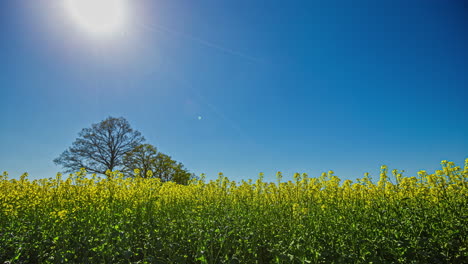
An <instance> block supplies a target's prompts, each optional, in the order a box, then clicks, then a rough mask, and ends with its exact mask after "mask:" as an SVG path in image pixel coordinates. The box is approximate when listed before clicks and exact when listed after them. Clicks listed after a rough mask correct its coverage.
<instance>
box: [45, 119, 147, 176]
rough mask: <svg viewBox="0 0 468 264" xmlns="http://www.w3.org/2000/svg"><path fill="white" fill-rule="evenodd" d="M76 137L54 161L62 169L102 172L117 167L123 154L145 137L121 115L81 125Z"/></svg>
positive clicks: (67, 170) (118, 167) (119, 166)
mask: <svg viewBox="0 0 468 264" xmlns="http://www.w3.org/2000/svg"><path fill="white" fill-rule="evenodd" d="M78 136H79V137H78V138H77V139H76V140H75V142H73V144H72V146H71V147H70V148H69V149H67V150H65V151H64V152H63V153H62V154H61V155H60V156H59V157H58V158H56V159H55V160H54V163H55V164H57V165H61V166H62V167H63V168H64V169H66V172H75V171H78V170H80V169H81V168H85V169H86V170H87V171H89V172H94V173H100V174H105V172H106V171H107V170H111V171H114V170H116V169H120V168H121V167H122V165H123V162H122V161H123V157H124V155H125V153H127V152H130V151H132V150H133V149H134V148H135V147H136V146H138V145H140V144H141V143H142V142H143V141H144V140H145V138H144V137H143V136H142V135H141V133H140V132H138V131H136V130H133V129H132V128H131V127H130V124H129V123H128V121H127V120H126V119H125V118H123V117H120V118H114V117H108V118H107V119H105V120H103V121H101V122H99V123H97V124H92V125H91V128H83V129H82V130H81V132H80V133H79V134H78Z"/></svg>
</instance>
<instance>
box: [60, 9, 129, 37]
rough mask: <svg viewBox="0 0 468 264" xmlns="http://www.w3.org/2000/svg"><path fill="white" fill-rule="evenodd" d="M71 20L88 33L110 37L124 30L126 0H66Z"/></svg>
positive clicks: (126, 10)
mask: <svg viewBox="0 0 468 264" xmlns="http://www.w3.org/2000/svg"><path fill="white" fill-rule="evenodd" d="M65 6H66V9H67V10H68V12H69V13H70V16H71V18H72V19H73V20H74V21H75V22H76V23H77V24H78V26H80V27H81V28H82V29H83V30H85V31H87V32H88V33H91V34H95V35H100V36H102V35H109V34H114V33H117V32H119V31H121V30H123V29H124V26H125V25H126V22H127V19H128V18H127V12H128V6H127V1H126V0H65Z"/></svg>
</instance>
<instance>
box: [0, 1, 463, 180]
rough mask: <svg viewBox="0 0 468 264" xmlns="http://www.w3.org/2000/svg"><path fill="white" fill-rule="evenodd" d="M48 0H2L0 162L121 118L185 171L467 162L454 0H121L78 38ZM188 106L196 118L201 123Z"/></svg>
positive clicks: (271, 172) (20, 163)
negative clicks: (118, 24)
mask: <svg viewBox="0 0 468 264" xmlns="http://www.w3.org/2000/svg"><path fill="white" fill-rule="evenodd" d="M59 2H60V1H57V0H38V1H13V0H7V1H2V3H0V54H1V64H0V73H1V74H0V98H1V105H0V106H1V107H0V124H1V129H0V170H2V171H3V170H6V171H9V172H10V175H11V176H12V177H18V176H19V175H20V174H21V173H22V172H26V171H27V172H29V173H30V175H31V177H32V178H44V177H52V176H53V175H55V173H56V172H58V171H60V170H61V168H60V167H57V166H55V165H54V164H53V162H52V160H53V159H54V158H56V157H57V156H58V155H60V153H61V152H63V151H64V150H65V149H66V148H67V147H69V146H70V145H71V143H72V142H73V141H74V139H75V138H76V137H77V134H78V132H79V131H80V130H81V129H82V128H84V127H89V126H90V125H91V124H92V123H97V122H99V121H101V120H103V119H105V118H106V117H108V116H116V117H118V116H123V117H125V118H126V119H128V121H129V122H130V124H131V125H132V127H133V128H135V129H137V130H139V131H140V132H142V133H143V135H144V136H145V137H146V138H147V143H151V144H153V145H155V146H156V147H157V148H158V149H159V150H160V151H162V152H164V153H166V154H169V155H171V156H172V157H173V158H174V159H175V160H177V161H181V162H182V163H183V164H185V166H186V167H187V168H188V169H190V170H191V171H192V172H195V173H196V174H200V173H206V174H207V176H208V178H216V175H217V173H218V172H220V171H222V172H224V174H225V175H226V176H228V177H229V178H231V179H235V180H240V179H247V178H256V177H257V175H258V173H259V172H264V173H265V174H266V178H267V179H269V180H273V179H274V178H275V172H276V171H282V172H284V173H285V178H286V179H288V178H290V177H291V176H292V174H293V173H294V172H307V173H309V175H310V176H319V175H320V173H321V172H323V171H328V170H334V171H335V173H336V174H337V175H338V176H341V177H343V178H348V179H355V178H357V177H361V176H362V175H363V173H364V172H371V173H372V174H373V175H374V177H377V173H378V169H379V167H380V165H382V164H386V165H388V166H389V167H390V169H394V168H397V169H404V170H406V171H407V175H413V174H415V173H416V172H417V171H418V170H421V169H425V170H428V171H433V170H434V169H437V168H438V167H439V165H438V164H439V162H440V161H441V160H443V159H447V160H452V161H455V162H456V163H457V164H459V165H463V164H462V162H463V161H464V159H465V158H468V136H467V135H468V122H467V117H468V106H467V105H468V104H467V103H466V102H467V99H466V98H468V92H467V88H468V48H467V47H468V32H467V31H468V27H467V25H468V20H467V18H466V14H467V12H468V9H467V6H466V4H463V1H428V0H425V1H274V0H270V1H260V0H259V1H251V0H236V1H218V0H199V1H189V0H170V1H169V0H161V1H149V0H146V1H145V0H140V1H132V2H133V3H131V4H130V7H131V12H130V13H131V15H130V23H129V26H128V27H127V28H125V30H124V31H123V32H121V33H119V35H118V36H115V37H109V38H102V39H97V38H91V37H89V36H87V35H86V34H85V33H84V32H83V31H80V30H78V28H77V27H76V25H74V24H73V23H71V22H70V20H69V19H68V17H67V14H66V12H65V11H64V9H63V8H62V6H61V5H60V4H59ZM199 117H201V119H199Z"/></svg>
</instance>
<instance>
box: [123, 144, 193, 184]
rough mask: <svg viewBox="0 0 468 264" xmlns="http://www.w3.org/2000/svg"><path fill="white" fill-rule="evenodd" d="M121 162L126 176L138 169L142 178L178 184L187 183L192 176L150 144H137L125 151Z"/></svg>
mask: <svg viewBox="0 0 468 264" xmlns="http://www.w3.org/2000/svg"><path fill="white" fill-rule="evenodd" d="M123 164H124V166H125V172H126V174H127V175H128V176H134V174H133V172H134V171H135V169H138V170H139V171H140V176H141V177H143V178H160V179H161V181H164V182H165V181H174V182H176V183H180V184H187V183H188V181H189V180H190V179H192V178H193V177H194V175H193V174H192V173H190V172H188V171H187V170H186V169H185V168H184V165H182V163H180V162H176V161H174V160H172V158H171V157H170V156H168V155H166V154H163V153H161V152H158V151H157V149H156V148H155V147H154V146H152V145H150V144H143V145H139V146H137V147H135V148H134V149H133V150H132V151H130V152H128V153H126V154H125V156H124V158H123Z"/></svg>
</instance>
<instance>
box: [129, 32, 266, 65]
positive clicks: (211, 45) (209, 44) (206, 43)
mask: <svg viewBox="0 0 468 264" xmlns="http://www.w3.org/2000/svg"><path fill="white" fill-rule="evenodd" d="M138 25H139V26H141V27H144V28H145V29H147V30H151V31H154V32H165V33H167V34H170V35H173V36H176V37H179V38H184V39H188V40H191V41H193V42H197V43H198V44H201V45H204V46H206V47H209V48H214V49H217V50H219V51H222V52H225V53H228V54H231V55H234V56H239V57H242V58H244V59H247V60H249V61H252V62H256V63H265V61H263V60H262V59H259V58H256V57H253V56H250V55H247V54H245V53H242V52H239V51H236V50H233V49H229V48H226V47H223V46H221V45H218V44H216V43H213V42H210V41H207V40H204V39H201V38H198V37H195V36H192V35H190V34H187V33H183V32H179V31H174V30H171V29H169V28H167V27H163V26H161V25H150V24H143V23H139V24H138Z"/></svg>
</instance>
